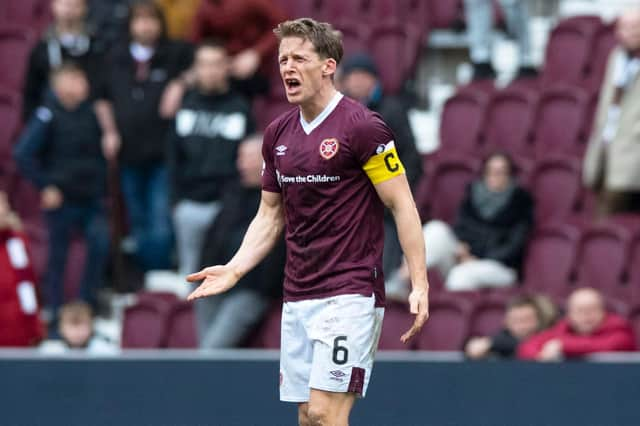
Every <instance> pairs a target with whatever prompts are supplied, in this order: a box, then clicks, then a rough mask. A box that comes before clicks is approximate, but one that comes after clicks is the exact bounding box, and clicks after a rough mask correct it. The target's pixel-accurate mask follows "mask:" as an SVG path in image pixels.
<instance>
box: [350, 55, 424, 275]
mask: <svg viewBox="0 0 640 426" xmlns="http://www.w3.org/2000/svg"><path fill="white" fill-rule="evenodd" d="M378 77H379V76H378V70H377V68H376V65H375V64H374V62H373V59H371V57H370V56H369V55H367V54H365V53H359V54H355V55H353V56H351V57H350V58H347V59H346V60H345V61H344V63H343V64H342V66H341V70H340V74H339V81H338V87H339V89H340V90H341V91H343V92H344V94H345V95H347V96H349V97H351V98H353V99H356V100H358V101H359V102H361V103H362V104H364V105H366V106H367V108H369V109H370V110H372V111H375V112H377V113H379V114H380V115H381V116H382V118H383V119H384V121H385V122H386V123H387V124H388V125H389V127H390V128H391V130H393V133H394V135H395V145H396V148H397V150H398V154H399V155H400V158H401V159H402V163H403V164H404V167H405V170H406V173H407V179H408V180H409V184H410V185H411V187H412V188H413V187H414V186H415V185H416V184H417V182H418V180H419V179H420V177H421V176H422V158H421V157H420V154H418V150H417V149H416V141H415V138H414V136H413V131H412V130H411V125H410V124H409V115H408V110H407V107H406V106H405V104H404V103H403V102H402V101H401V100H400V99H398V98H396V97H394V96H387V95H385V94H384V93H383V91H382V83H381V82H380V80H379V78H378ZM384 232H385V234H384V235H385V240H384V253H383V265H382V266H383V270H384V271H391V270H393V269H395V268H397V267H398V266H399V265H400V262H401V260H402V249H401V247H400V243H399V241H398V233H397V231H396V225H395V222H394V221H393V217H391V214H390V213H389V212H388V211H387V212H386V213H385V220H384Z"/></svg>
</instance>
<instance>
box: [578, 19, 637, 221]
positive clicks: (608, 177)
mask: <svg viewBox="0 0 640 426" xmlns="http://www.w3.org/2000/svg"><path fill="white" fill-rule="evenodd" d="M616 33H617V37H618V41H619V46H618V47H617V48H615V49H614V50H613V51H612V52H611V55H610V56H609V64H608V66H607V71H606V74H605V77H604V81H603V84H602V88H601V90H600V101H599V104H598V109H597V112H596V115H595V122H594V125H593V131H592V134H591V139H590V141H589V145H588V148H587V153H586V156H585V159H584V167H583V169H584V176H583V180H584V183H585V185H586V186H588V187H590V188H593V189H594V190H596V191H597V192H598V193H599V206H598V210H599V214H600V215H607V214H612V213H617V212H624V211H639V210H640V132H638V122H639V121H640V79H638V75H639V72H640V9H634V10H631V11H628V12H626V13H624V14H623V15H622V16H621V17H620V19H619V20H618V24H617V30H616Z"/></svg>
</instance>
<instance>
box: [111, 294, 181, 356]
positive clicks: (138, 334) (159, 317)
mask: <svg viewBox="0 0 640 426" xmlns="http://www.w3.org/2000/svg"><path fill="white" fill-rule="evenodd" d="M169 309H170V305H169V304H168V303H166V302H165V303H163V301H161V300H155V301H151V300H141V301H138V302H137V303H136V304H135V305H133V306H129V307H127V308H126V309H125V311H124V321H123V324H122V347H123V348H125V349H132V348H161V347H163V346H164V345H165V343H166V331H167V319H168V315H169Z"/></svg>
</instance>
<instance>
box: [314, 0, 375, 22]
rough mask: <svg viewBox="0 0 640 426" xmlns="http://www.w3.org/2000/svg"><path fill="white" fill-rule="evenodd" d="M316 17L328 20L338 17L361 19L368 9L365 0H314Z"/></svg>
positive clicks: (337, 18)
mask: <svg viewBox="0 0 640 426" xmlns="http://www.w3.org/2000/svg"><path fill="white" fill-rule="evenodd" d="M316 4H317V8H316V10H317V13H318V18H320V19H323V20H325V21H328V22H335V21H336V20H340V19H355V20H360V21H361V20H362V18H363V17H364V16H365V15H366V14H367V12H368V10H367V9H366V8H365V5H366V2H365V0H348V1H345V0H316Z"/></svg>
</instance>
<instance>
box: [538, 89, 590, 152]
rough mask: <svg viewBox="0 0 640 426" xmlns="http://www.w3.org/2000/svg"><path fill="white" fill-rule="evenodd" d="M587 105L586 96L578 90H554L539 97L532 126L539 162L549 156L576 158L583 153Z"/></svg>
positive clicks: (547, 91) (549, 90)
mask: <svg viewBox="0 0 640 426" xmlns="http://www.w3.org/2000/svg"><path fill="white" fill-rule="evenodd" d="M588 102H589V97H588V96H587V94H586V92H584V91H583V90H581V89H578V88H569V87H555V88H549V89H547V90H545V91H544V92H543V93H542V95H541V96H540V100H539V102H538V107H537V110H536V117H535V124H534V128H535V136H534V149H535V152H536V156H537V157H538V158H540V157H544V156H547V155H549V154H567V155H574V156H578V154H580V153H581V152H582V151H583V150H584V146H585V144H584V140H583V139H584V135H583V131H584V128H585V121H586V114H587V106H588Z"/></svg>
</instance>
